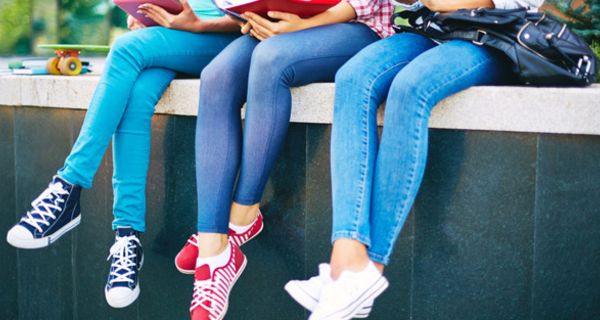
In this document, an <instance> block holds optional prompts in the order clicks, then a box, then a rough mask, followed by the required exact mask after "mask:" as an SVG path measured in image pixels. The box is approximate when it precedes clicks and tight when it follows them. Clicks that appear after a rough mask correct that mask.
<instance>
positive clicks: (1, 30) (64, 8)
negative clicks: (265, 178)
mask: <svg viewBox="0 0 600 320" xmlns="http://www.w3.org/2000/svg"><path fill="white" fill-rule="evenodd" d="M544 10H547V11H550V12H552V13H553V14H555V15H556V16H558V17H560V18H561V19H564V20H565V21H567V22H569V24H570V25H571V27H572V28H573V29H575V30H576V31H577V32H578V33H579V34H580V35H582V36H583V37H585V39H586V40H587V41H588V42H589V43H590V45H592V46H594V48H595V50H596V52H597V53H600V0H546V6H545V8H544ZM126 31H127V30H126V16H125V14H124V13H123V12H122V11H121V10H120V9H119V8H117V7H115V6H114V4H113V3H112V1H111V0H0V56H14V55H27V56H30V55H40V54H48V51H43V50H42V51H40V50H39V49H37V44H40V43H72V44H100V45H106V44H110V43H111V42H112V41H113V40H114V39H115V37H117V36H118V35H119V34H121V33H123V32H126Z"/></svg>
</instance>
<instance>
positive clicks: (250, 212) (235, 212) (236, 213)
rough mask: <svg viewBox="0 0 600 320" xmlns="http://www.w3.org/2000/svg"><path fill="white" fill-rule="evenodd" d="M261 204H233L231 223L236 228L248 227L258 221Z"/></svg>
mask: <svg viewBox="0 0 600 320" xmlns="http://www.w3.org/2000/svg"><path fill="white" fill-rule="evenodd" d="M259 206H260V203H255V204H253V205H243V204H239V203H236V202H234V203H232V204H231V215H230V218H229V219H230V222H231V223H233V224H235V225H236V226H247V225H249V224H251V223H252V222H254V220H256V217H257V216H258V212H259V210H258V209H259Z"/></svg>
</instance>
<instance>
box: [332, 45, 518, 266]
mask: <svg viewBox="0 0 600 320" xmlns="http://www.w3.org/2000/svg"><path fill="white" fill-rule="evenodd" d="M510 69H511V68H510V64H509V63H508V62H507V60H506V59H505V58H504V57H502V56H501V55H499V54H497V53H495V52H492V51H491V50H489V49H486V48H484V47H479V46H476V45H474V44H472V43H469V42H465V41H449V42H446V43H444V44H441V45H437V44H436V43H434V42H432V41H431V40H429V39H427V38H425V37H422V36H420V35H416V34H411V33H403V34H398V35H395V36H392V37H390V38H387V39H384V40H381V41H378V42H377V43H375V44H373V45H371V46H369V47H367V48H365V49H364V50H363V51H361V52H360V53H359V54H357V55H356V56H355V57H354V58H353V59H352V60H350V61H349V62H348V63H347V64H346V65H344V66H343V67H342V68H341V69H340V71H339V72H338V74H337V75H336V96H335V109H334V119H333V131H332V138H331V149H332V150H331V173H332V183H333V187H332V188H333V234H332V240H333V241H335V240H336V239H340V238H346V239H354V240H358V241H360V242H361V243H363V244H365V245H366V246H367V247H368V254H369V257H370V258H371V259H372V260H373V261H375V262H378V263H382V264H387V263H388V261H389V257H390V255H391V253H392V249H393V246H394V243H395V242H396V239H397V238H398V234H399V233H400V230H401V229H402V226H403V225H404V222H405V221H406V217H407V216H408V214H409V211H410V209H411V207H412V205H413V202H414V200H415V197H416V195H417V191H418V189H419V186H420V184H421V180H422V177H423V173H424V171H425V163H426V160H427V140H428V122H429V115H430V113H431V110H432V109H433V107H434V106H435V105H436V104H437V103H438V102H439V101H441V100H442V99H444V98H446V97H448V96H450V95H452V94H454V93H457V92H459V91H461V90H464V89H467V88H469V87H471V86H475V85H491V84H500V83H505V82H506V81H507V79H508V78H509V76H510V75H509V72H510ZM386 96H387V103H386V109H385V120H384V125H383V133H382V136H381V141H379V137H378V132H377V108H378V106H379V105H380V104H381V103H382V102H384V101H385V100H386Z"/></svg>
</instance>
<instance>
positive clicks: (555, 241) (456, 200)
mask: <svg viewBox="0 0 600 320" xmlns="http://www.w3.org/2000/svg"><path fill="white" fill-rule="evenodd" d="M0 104H1V103H0ZM569 107H570V108H573V107H577V105H570V106H569V105H567V106H566V107H565V108H569ZM83 116H84V112H83V111H80V110H68V109H62V108H33V107H23V106H21V107H11V106H0V182H1V184H0V199H2V205H1V206H0V212H1V214H0V230H8V228H10V226H11V225H12V224H13V223H14V222H15V221H16V219H17V217H18V216H20V215H21V214H22V213H23V212H24V211H25V210H27V208H28V207H29V203H30V202H31V200H32V199H33V198H34V197H35V196H37V195H38V194H39V192H40V191H42V190H43V189H44V187H45V186H46V184H47V183H48V181H49V180H50V178H51V176H52V175H53V174H54V172H55V171H56V169H57V168H59V167H60V166H61V165H62V161H63V160H64V158H65V156H66V155H67V153H68V152H69V150H70V147H71V145H72V143H73V141H74V139H75V137H76V135H77V132H78V130H79V127H80V125H81V122H82V120H83ZM594 116H595V115H593V116H592V117H594ZM594 119H597V118H592V119H591V121H594ZM194 122H195V119H194V118H193V117H189V116H180V115H157V116H155V118H154V125H153V142H152V167H151V171H150V172H151V174H150V177H149V180H148V184H149V188H148V195H147V196H148V201H149V203H148V213H147V220H148V232H147V233H146V234H144V235H143V237H142V241H143V245H144V248H145V253H146V263H145V266H144V269H143V270H142V274H141V289H142V293H141V295H140V298H139V300H138V302H136V303H135V304H134V305H133V306H131V307H129V308H126V309H124V310H116V309H111V308H110V307H109V306H108V305H107V304H106V302H105V301H104V294H103V288H104V284H105V279H106V276H107V273H108V262H107V261H106V256H107V255H108V248H109V247H110V245H111V244H112V241H113V234H112V233H111V231H110V222H111V204H112V191H111V186H110V177H111V155H110V151H109V152H108V153H107V155H106V157H105V159H104V161H103V164H102V167H101V169H100V171H99V173H98V175H97V177H96V179H95V180H94V187H93V188H92V190H88V191H86V192H85V194H84V195H83V200H82V223H81V225H80V226H79V227H77V229H75V230H74V231H73V232H71V233H69V234H68V235H66V236H65V237H63V238H62V239H61V240H60V241H59V242H57V243H56V244H54V245H53V246H51V247H50V248H47V249H43V250H35V251H25V250H18V251H17V250H15V249H14V248H12V247H10V246H9V245H8V244H7V243H6V242H4V241H1V242H0V257H1V260H2V262H3V263H2V266H3V267H2V272H1V273H0V284H1V290H0V318H1V319H136V318H137V319H186V318H187V317H188V311H187V310H188V307H189V300H190V297H191V293H192V278H191V277H189V276H184V275H181V274H179V273H178V272H177V271H176V270H175V268H174V266H173V258H174V256H175V254H176V253H177V251H178V249H179V248H180V247H181V246H182V245H183V244H184V243H185V239H186V238H187V236H188V235H189V234H190V233H192V232H193V229H194V225H195V219H196V213H195V206H196V204H195V180H194V162H193V152H194V150H193V133H194ZM590 127H592V128H593V127H594V123H593V122H592V124H591V125H590ZM329 133H330V125H329V124H307V123H295V124H292V126H291V128H290V131H289V135H288V137H287V140H286V143H285V146H284V148H283V152H282V154H281V157H280V159H279V161H278V165H277V167H276V169H275V170H274V172H273V175H272V177H271V180H270V182H269V184H268V187H267V191H266V193H265V196H264V199H263V210H264V214H265V224H266V227H265V230H264V232H263V233H262V234H261V236H260V237H259V238H257V239H256V240H253V241H252V242H250V243H249V244H247V245H246V246H245V247H244V252H245V253H246V254H247V256H248V258H249V265H248V268H247V269H246V271H245V272H244V274H243V276H242V277H241V279H240V281H239V282H238V284H237V285H236V287H235V288H234V290H233V293H232V296H231V305H230V311H229V314H228V319H305V318H306V316H307V314H306V313H305V312H304V311H303V310H302V308H300V307H299V306H298V305H296V304H295V303H294V302H293V301H292V300H291V299H290V298H289V297H288V296H287V295H286V294H285V292H284V291H283V289H282V287H283V284H284V283H285V282H286V281H287V280H289V279H294V278H306V277H308V276H311V275H313V274H314V273H315V271H316V267H317V264H318V263H319V262H322V261H325V260H326V259H327V256H328V250H329V241H328V239H329V233H330V225H331V202H330V197H329V195H330V176H329ZM599 181H600V136H596V135H558V134H548V133H516V132H498V131H485V130H484V131H470V130H463V129H452V130H448V129H431V140H430V158H429V162H428V165H427V171H426V176H425V180H424V183H423V187H422V189H421V191H420V193H419V197H418V200H417V203H416V205H415V206H414V208H413V212H412V214H411V216H410V218H409V219H408V222H407V224H406V226H405V228H404V230H403V231H402V234H401V237H400V240H399V241H398V244H397V248H396V251H395V254H394V259H393V261H392V263H391V265H390V267H389V269H388V270H387V271H386V274H387V276H388V277H389V279H390V282H391V286H390V288H389V289H388V290H387V291H386V292H385V293H384V294H383V296H382V297H381V298H380V299H378V301H377V302H376V305H375V309H374V311H373V314H372V317H371V319H423V320H431V319H502V320H505V319H540V320H542V319H543V320H549V319H557V320H558V319H600V289H599V288H600V214H599V213H600V209H598V208H600V183H599Z"/></svg>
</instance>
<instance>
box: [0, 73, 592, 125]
mask: <svg viewBox="0 0 600 320" xmlns="http://www.w3.org/2000/svg"><path fill="white" fill-rule="evenodd" d="M97 82H98V76H82V77H64V76H32V77H20V76H3V77H0V90H1V91H0V92H1V93H0V105H9V106H34V107H54V108H69V109H86V108H87V105H88V103H89V101H90V99H91V97H92V94H93V92H94V88H95V87H96V84H97ZM199 84H200V82H199V80H175V81H173V83H172V84H171V86H170V87H169V89H168V90H167V92H166V93H165V94H164V96H163V97H162V99H161V100H160V102H159V104H158V106H157V110H156V112H157V113H161V114H173V115H182V116H194V115H196V111H197V104H198V90H199ZM334 89H335V88H334V85H333V84H331V83H318V84H312V85H308V86H304V87H299V88H294V89H293V90H292V97H293V98H292V99H293V109H292V118H291V121H292V122H298V123H316V124H330V123H331V121H332V111H333V98H334ZM599 111H600V85H594V86H592V87H591V88H568V89H565V88H528V87H475V88H471V89H468V90H465V91H463V92H461V93H459V94H456V95H454V96H452V97H450V98H448V99H446V100H444V101H442V102H441V103H440V104H439V105H438V107H436V109H435V110H434V111H433V114H432V117H431V120H430V123H429V125H430V127H431V128H440V129H464V130H490V131H513V132H539V133H558V134H589V135H600V112H599ZM381 120H382V113H380V123H381Z"/></svg>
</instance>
